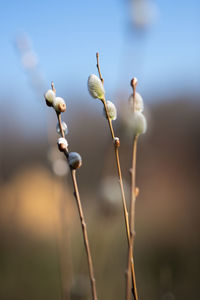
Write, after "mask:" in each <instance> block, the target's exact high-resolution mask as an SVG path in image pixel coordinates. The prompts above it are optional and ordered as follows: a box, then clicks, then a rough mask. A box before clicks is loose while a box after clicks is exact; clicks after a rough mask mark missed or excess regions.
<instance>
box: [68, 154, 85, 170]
mask: <svg viewBox="0 0 200 300" xmlns="http://www.w3.org/2000/svg"><path fill="white" fill-rule="evenodd" d="M68 162H69V166H70V168H71V169H74V170H75V169H78V168H80V167H81V165H82V158H81V156H80V154H78V153H77V152H70V153H69V156H68Z"/></svg>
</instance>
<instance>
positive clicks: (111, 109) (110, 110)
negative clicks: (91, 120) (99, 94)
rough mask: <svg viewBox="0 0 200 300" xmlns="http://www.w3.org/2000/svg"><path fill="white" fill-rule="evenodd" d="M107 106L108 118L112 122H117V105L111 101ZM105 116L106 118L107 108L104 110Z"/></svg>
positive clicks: (107, 102)
mask: <svg viewBox="0 0 200 300" xmlns="http://www.w3.org/2000/svg"><path fill="white" fill-rule="evenodd" d="M106 104H107V110H108V116H109V118H110V119H111V120H113V121H114V120H116V119H117V109H116V107H115V104H114V103H112V102H111V101H106ZM103 114H104V116H105V117H106V111H105V108H103Z"/></svg>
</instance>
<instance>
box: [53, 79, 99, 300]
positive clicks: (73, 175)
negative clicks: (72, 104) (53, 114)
mask: <svg viewBox="0 0 200 300" xmlns="http://www.w3.org/2000/svg"><path fill="white" fill-rule="evenodd" d="M51 86H52V90H53V91H55V87H54V83H53V82H52V83H51ZM57 118H58V124H59V128H60V132H61V136H62V137H63V138H65V134H64V131H63V128H62V120H61V114H60V113H57ZM64 154H65V156H66V159H67V161H68V158H69V152H68V149H66V150H65V151H64ZM68 163H69V161H68ZM70 173H71V178H72V183H73V188H74V197H75V199H76V203H77V207H78V212H79V218H80V221H81V226H82V232H83V240H84V245H85V250H86V255H87V261H88V269H89V277H90V284H91V290H92V299H93V300H97V292H96V281H95V277H94V268H93V262H92V256H91V251H90V246H89V239H88V233H87V227H86V222H85V217H84V214H83V209H82V204H81V200H80V194H79V189H78V185H77V180H76V170H74V169H71V168H70Z"/></svg>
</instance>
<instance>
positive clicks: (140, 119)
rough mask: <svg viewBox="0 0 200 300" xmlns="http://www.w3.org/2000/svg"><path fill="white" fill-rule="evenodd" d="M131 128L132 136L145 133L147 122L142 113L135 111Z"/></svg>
mask: <svg viewBox="0 0 200 300" xmlns="http://www.w3.org/2000/svg"><path fill="white" fill-rule="evenodd" d="M130 121H131V122H132V128H133V133H134V135H137V134H142V133H145V132H146V130H147V121H146V118H145V116H144V115H143V113H141V112H139V111H135V112H134V113H133V115H132V119H131V120H130Z"/></svg>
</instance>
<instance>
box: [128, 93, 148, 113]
mask: <svg viewBox="0 0 200 300" xmlns="http://www.w3.org/2000/svg"><path fill="white" fill-rule="evenodd" d="M128 101H129V104H130V106H131V108H132V109H133V110H135V111H139V112H143V110H144V103H143V99H142V96H141V95H140V94H139V93H137V92H136V93H135V97H133V94H132V95H130V97H129V99H128Z"/></svg>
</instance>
